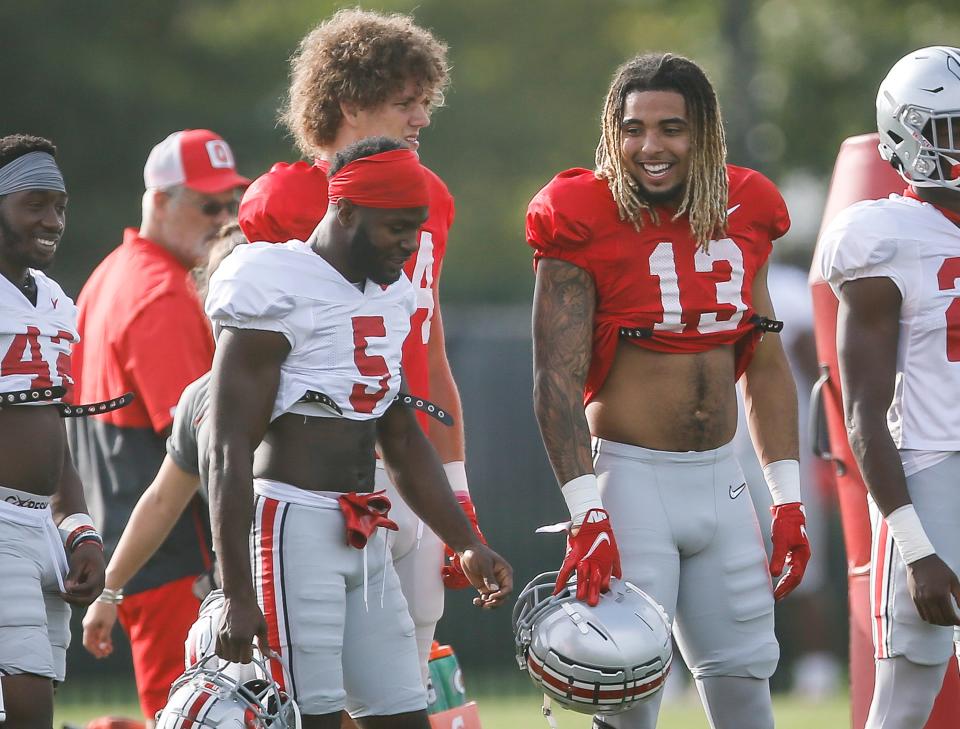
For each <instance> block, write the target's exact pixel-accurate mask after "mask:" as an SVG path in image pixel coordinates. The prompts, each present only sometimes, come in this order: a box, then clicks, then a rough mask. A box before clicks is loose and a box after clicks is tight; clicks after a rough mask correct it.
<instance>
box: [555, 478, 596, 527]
mask: <svg viewBox="0 0 960 729" xmlns="http://www.w3.org/2000/svg"><path fill="white" fill-rule="evenodd" d="M560 492H561V493H562V494H563V498H564V500H565V501H566V502H567V508H568V509H569V510H570V518H571V519H572V520H573V524H572V526H574V527H578V526H580V525H581V524H582V523H583V517H585V516H586V515H587V512H588V511H590V509H602V508H603V502H602V501H601V500H600V490H599V489H598V488H597V477H596V475H594V474H592V473H585V474H583V475H582V476H577V477H576V478H574V479H571V480H570V481H567V482H566V483H565V484H564V485H563V486H561V487H560Z"/></svg>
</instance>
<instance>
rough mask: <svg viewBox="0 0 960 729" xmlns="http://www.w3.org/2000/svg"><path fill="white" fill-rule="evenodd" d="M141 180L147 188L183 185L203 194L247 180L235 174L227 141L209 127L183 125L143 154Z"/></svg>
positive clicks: (242, 185)
mask: <svg viewBox="0 0 960 729" xmlns="http://www.w3.org/2000/svg"><path fill="white" fill-rule="evenodd" d="M143 182H144V185H146V187H147V189H159V190H162V189H165V188H168V187H173V186H175V185H183V186H184V187H189V188H190V189H191V190H196V191H197V192H202V193H207V194H214V193H218V192H225V191H227V190H230V189H233V188H235V187H246V186H247V185H249V184H250V180H248V179H247V178H246V177H243V176H241V175H239V174H237V167H236V163H235V162H234V159H233V152H232V151H231V149H230V145H228V144H227V143H226V142H225V141H224V140H223V138H222V137H221V136H220V135H218V134H214V133H213V132H211V131H210V130H209V129H184V130H183V131H182V132H174V133H173V134H171V135H170V136H169V137H167V138H166V139H164V140H163V141H162V142H160V144H158V145H157V146H156V147H154V148H153V149H152V150H151V151H150V156H149V157H147V163H146V165H144V168H143Z"/></svg>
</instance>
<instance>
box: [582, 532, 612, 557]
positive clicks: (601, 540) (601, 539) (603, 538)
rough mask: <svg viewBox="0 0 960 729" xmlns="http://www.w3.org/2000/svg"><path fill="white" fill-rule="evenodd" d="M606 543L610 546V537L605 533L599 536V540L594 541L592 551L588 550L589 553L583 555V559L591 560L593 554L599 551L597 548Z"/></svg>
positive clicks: (591, 546)
mask: <svg viewBox="0 0 960 729" xmlns="http://www.w3.org/2000/svg"><path fill="white" fill-rule="evenodd" d="M604 542H606V543H607V544H610V535H609V534H607V533H606V532H603V533H602V534H598V535H597V538H596V539H594V540H593V544H591V545H590V549H589V550H587V553H586V554H585V555H583V558H584V559H589V558H590V555H591V554H593V553H594V552H595V551H597V548H598V547H599V546H600V545H601V544H603V543H604Z"/></svg>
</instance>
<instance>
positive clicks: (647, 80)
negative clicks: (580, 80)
mask: <svg viewBox="0 0 960 729" xmlns="http://www.w3.org/2000/svg"><path fill="white" fill-rule="evenodd" d="M634 91H675V92H677V93H678V94H680V95H681V96H683V99H684V101H685V102H686V107H687V116H688V118H689V120H690V122H691V124H690V127H691V130H690V150H691V159H690V171H689V173H688V175H687V181H686V189H685V191H684V195H683V200H682V202H681V203H680V206H679V207H678V208H677V212H676V214H675V215H674V216H673V220H676V219H678V218H680V217H681V216H683V215H687V216H688V218H689V220H690V230H691V232H692V233H693V236H694V238H695V239H696V241H697V245H698V246H700V247H701V248H702V249H703V250H706V249H707V246H708V244H709V242H710V239H711V238H712V237H714V236H716V235H719V234H722V233H723V231H724V228H725V226H726V220H727V193H728V190H727V169H726V159H727V144H726V140H725V137H724V133H723V122H722V120H721V118H720V107H719V105H718V104H717V96H716V94H715V93H714V90H713V86H711V84H710V80H709V79H708V78H707V76H706V74H704V72H703V71H702V70H701V69H700V67H699V66H697V65H696V64H695V63H694V62H693V61H691V60H689V59H687V58H684V57H682V56H675V55H673V54H671V53H647V54H643V55H640V56H637V57H635V58H633V59H631V60H630V61H627V62H626V63H625V64H623V65H622V66H621V67H620V68H619V69H617V73H616V75H615V76H614V78H613V82H612V83H611V84H610V90H609V91H608V92H607V99H606V102H605V103H604V106H603V119H602V127H601V134H600V143H599V144H598V145H597V158H596V169H595V170H594V174H595V175H596V176H597V178H598V179H601V180H606V181H607V184H608V185H609V186H610V192H611V193H612V194H613V199H614V200H615V201H616V203H617V209H618V210H619V212H620V219H621V220H629V221H630V222H631V223H633V226H634V228H636V229H637V230H640V228H641V227H643V212H644V211H646V213H647V215H649V216H650V219H651V220H652V221H653V224H654V225H659V223H660V218H659V215H658V214H657V211H656V209H655V208H654V206H653V205H651V203H650V202H649V201H648V200H645V199H644V197H643V194H642V191H641V190H640V186H639V185H638V184H637V182H636V180H634V179H633V177H632V176H631V175H630V173H629V172H627V171H626V169H624V165H623V154H622V152H621V143H622V138H623V130H622V123H623V113H624V110H623V107H624V104H625V102H626V98H627V96H628V95H629V94H631V93H632V92H634Z"/></svg>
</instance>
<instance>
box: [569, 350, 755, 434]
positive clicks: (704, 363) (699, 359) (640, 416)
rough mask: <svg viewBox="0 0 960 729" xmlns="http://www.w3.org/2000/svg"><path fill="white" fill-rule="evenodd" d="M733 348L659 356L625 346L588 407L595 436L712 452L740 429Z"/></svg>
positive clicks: (663, 353) (591, 429)
mask: <svg viewBox="0 0 960 729" xmlns="http://www.w3.org/2000/svg"><path fill="white" fill-rule="evenodd" d="M734 374H735V370H734V353H733V347H731V346H725V347H717V348H716V349H711V350H708V351H706V352H697V353H693V354H673V353H665V352H655V351H653V350H649V349H644V348H643V347H639V346H636V345H634V344H631V343H628V342H619V343H618V344H617V352H616V355H615V357H614V360H613V365H612V367H611V368H610V373H609V375H608V376H607V379H606V382H604V384H603V387H602V388H601V389H600V391H599V392H598V393H597V395H596V396H595V397H594V399H593V400H592V401H591V402H590V404H589V405H587V408H586V413H587V422H588V423H589V424H590V432H591V433H592V434H593V435H594V436H597V437H600V438H603V439H605V440H611V441H616V442H618V443H627V444H629V445H636V446H642V447H643V448H650V449H653V450H659V451H706V450H711V449H713V448H719V447H720V446H722V445H724V444H725V443H727V442H729V441H730V440H731V439H732V438H733V436H734V433H735V432H736V429H737V396H736V388H735V384H734Z"/></svg>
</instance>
